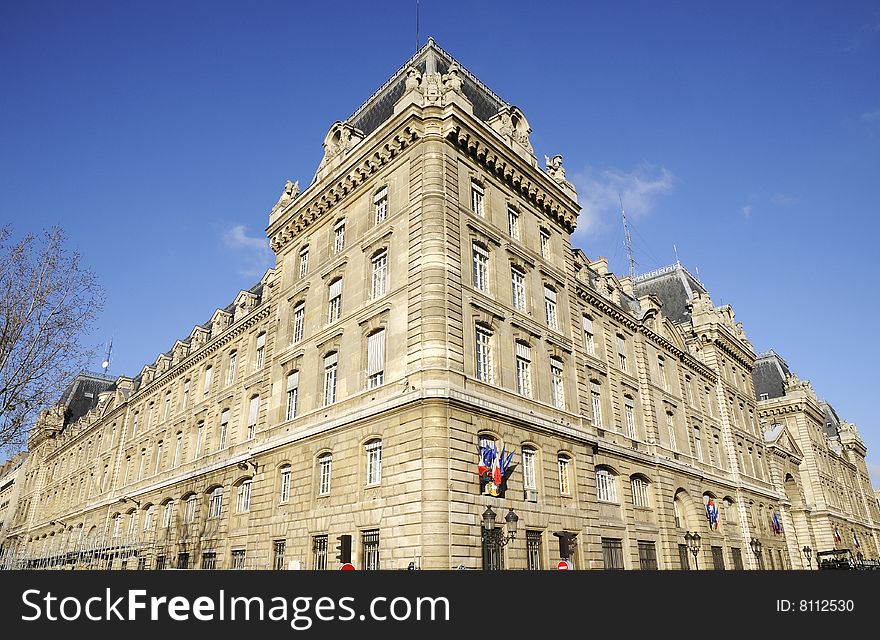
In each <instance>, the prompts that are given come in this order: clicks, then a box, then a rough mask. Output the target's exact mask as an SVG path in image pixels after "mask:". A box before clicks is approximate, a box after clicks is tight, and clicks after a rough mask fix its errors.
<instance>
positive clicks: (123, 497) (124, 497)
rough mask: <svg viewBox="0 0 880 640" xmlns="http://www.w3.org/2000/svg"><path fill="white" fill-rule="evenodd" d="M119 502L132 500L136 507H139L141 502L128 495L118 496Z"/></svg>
mask: <svg viewBox="0 0 880 640" xmlns="http://www.w3.org/2000/svg"><path fill="white" fill-rule="evenodd" d="M119 502H134V503H135V504H136V505H137V508H138V509H140V508H141V503H140V502H138V501H137V500H135V499H134V498H129V497H128V496H122V497H121V498H119Z"/></svg>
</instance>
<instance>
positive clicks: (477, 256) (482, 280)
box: [472, 244, 489, 293]
mask: <svg viewBox="0 0 880 640" xmlns="http://www.w3.org/2000/svg"><path fill="white" fill-rule="evenodd" d="M472 251H473V257H474V289H477V290H479V291H482V292H483V293H488V292H489V251H488V250H486V249H484V248H483V247H481V246H480V245H478V244H474V245H472Z"/></svg>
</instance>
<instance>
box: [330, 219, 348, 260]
mask: <svg viewBox="0 0 880 640" xmlns="http://www.w3.org/2000/svg"><path fill="white" fill-rule="evenodd" d="M344 248H345V220H339V221H338V222H337V223H336V224H335V225H333V253H339V252H340V251H342V250H343V249H344Z"/></svg>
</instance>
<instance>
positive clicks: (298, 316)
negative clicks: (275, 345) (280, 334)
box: [290, 302, 306, 344]
mask: <svg viewBox="0 0 880 640" xmlns="http://www.w3.org/2000/svg"><path fill="white" fill-rule="evenodd" d="M305 320H306V305H305V303H303V302H300V303H299V304H297V305H296V306H295V307H294V308H293V328H292V331H291V332H290V343H291V344H296V343H297V342H299V341H300V340H302V339H303V329H304V327H305Z"/></svg>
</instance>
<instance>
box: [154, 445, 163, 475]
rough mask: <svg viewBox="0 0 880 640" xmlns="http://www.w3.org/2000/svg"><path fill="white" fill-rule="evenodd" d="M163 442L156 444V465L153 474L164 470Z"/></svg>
mask: <svg viewBox="0 0 880 640" xmlns="http://www.w3.org/2000/svg"><path fill="white" fill-rule="evenodd" d="M162 446H163V445H162V443H161V442H160V443H159V444H157V445H156V466H155V468H154V469H153V475H156V474H157V473H159V472H160V471H161V470H162Z"/></svg>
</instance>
